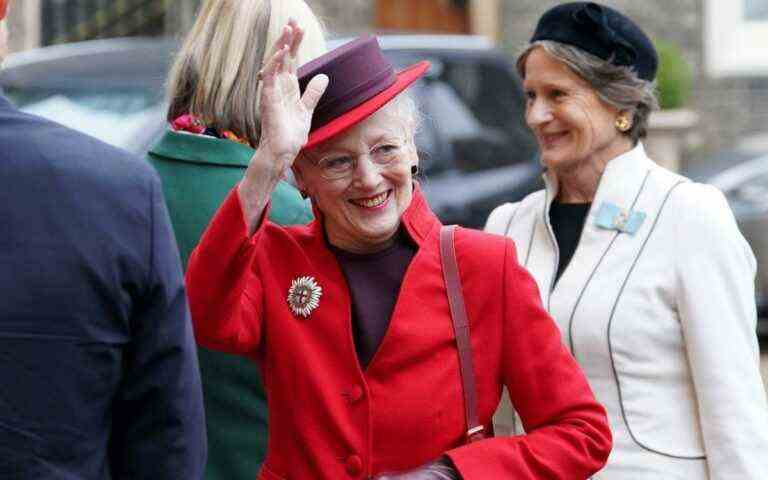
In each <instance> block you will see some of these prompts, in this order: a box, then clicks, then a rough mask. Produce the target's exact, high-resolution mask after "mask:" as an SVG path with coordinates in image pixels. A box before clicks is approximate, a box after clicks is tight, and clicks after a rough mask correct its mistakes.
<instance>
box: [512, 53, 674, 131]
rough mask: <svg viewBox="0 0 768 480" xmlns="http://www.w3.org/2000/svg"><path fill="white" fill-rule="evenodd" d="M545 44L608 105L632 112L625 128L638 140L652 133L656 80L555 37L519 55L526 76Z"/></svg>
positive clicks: (522, 75)
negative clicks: (532, 57)
mask: <svg viewBox="0 0 768 480" xmlns="http://www.w3.org/2000/svg"><path fill="white" fill-rule="evenodd" d="M539 47H541V48H543V49H544V51H545V52H547V53H548V54H549V55H551V56H552V57H554V58H555V59H557V60H559V61H561V62H563V63H564V64H565V65H566V66H567V67H568V68H570V69H571V70H572V71H573V72H574V73H575V74H576V75H578V76H579V77H581V78H582V79H584V80H585V81H586V82H587V83H588V84H589V85H590V86H591V87H592V88H593V89H594V90H595V92H596V93H597V95H598V97H600V99H601V100H603V101H604V102H605V103H607V104H608V105H611V106H613V107H614V108H616V109H618V110H620V111H628V112H630V113H631V114H632V127H631V128H630V129H629V130H628V131H626V132H623V133H624V134H625V135H627V136H628V137H629V138H631V139H632V143H634V144H637V142H638V141H639V140H640V139H641V138H644V137H645V136H646V135H647V134H648V120H649V118H650V116H651V112H652V111H653V110H656V109H658V108H659V101H658V100H657V98H656V88H655V85H654V84H653V82H649V81H647V80H643V79H642V78H640V77H639V76H638V75H637V73H635V71H634V70H632V69H631V68H629V67H624V66H619V65H614V64H612V63H610V62H608V61H606V60H603V59H601V58H599V57H596V56H595V55H592V54H591V53H589V52H585V51H584V50H582V49H580V48H578V47H574V46H571V45H567V44H564V43H560V42H555V41H553V40H540V41H537V42H533V43H531V44H530V45H529V46H528V48H526V49H525V51H524V52H523V53H522V54H521V55H520V56H519V57H518V59H517V73H518V74H519V75H520V78H523V79H525V62H526V60H527V59H528V56H529V55H530V54H531V52H532V51H533V50H535V49H536V48H539Z"/></svg>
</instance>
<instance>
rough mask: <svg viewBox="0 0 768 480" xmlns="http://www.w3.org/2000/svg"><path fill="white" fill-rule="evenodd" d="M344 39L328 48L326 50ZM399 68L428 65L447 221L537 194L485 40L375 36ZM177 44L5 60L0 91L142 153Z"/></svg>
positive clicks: (426, 179) (427, 120) (435, 198)
mask: <svg viewBox="0 0 768 480" xmlns="http://www.w3.org/2000/svg"><path fill="white" fill-rule="evenodd" d="M340 42H341V40H337V41H335V43H334V42H332V45H334V44H338V43H340ZM380 42H381V45H382V49H383V50H384V52H385V54H386V55H387V56H388V57H389V58H390V59H391V60H392V62H393V63H394V64H395V65H396V66H398V67H403V66H406V65H408V64H411V63H413V62H415V61H417V60H420V59H428V60H430V61H431V62H432V68H431V69H430V71H429V73H428V75H427V76H426V77H425V78H423V79H422V80H421V81H419V82H418V83H417V84H416V85H414V87H413V89H412V90H413V92H414V95H415V97H416V98H417V99H418V101H419V104H420V106H421V108H422V112H423V113H424V122H423V125H422V128H421V130H420V132H419V134H418V136H417V145H418V147H419V150H420V152H421V158H422V172H423V180H422V185H423V187H424V191H425V194H426V196H427V198H428V199H429V202H430V204H431V205H432V207H433V208H434V210H435V213H437V215H438V216H439V217H440V218H441V219H442V220H443V221H444V222H446V223H458V224H462V225H466V226H470V227H481V226H482V225H483V223H484V222H485V219H486V217H487V216H488V213H490V210H491V209H492V208H493V207H494V206H496V205H498V204H500V203H502V202H504V201H510V200H516V199H519V198H521V197H523V196H524V195H525V194H527V193H529V192H531V191H533V190H534V189H537V188H540V187H541V178H540V174H541V168H540V166H539V164H538V161H537V150H536V143H535V140H534V138H533V136H532V134H531V133H530V131H529V130H528V128H527V127H526V126H525V124H524V121H523V115H522V109H523V108H524V100H523V94H522V89H521V85H520V80H519V79H518V77H517V75H516V73H515V72H514V70H513V69H512V68H511V66H510V64H509V63H508V61H507V60H506V59H505V57H504V56H503V55H502V54H501V53H500V52H499V51H497V50H495V49H493V48H492V46H491V44H490V43H489V42H488V41H487V40H485V39H484V38H482V37H476V36H450V35H445V36H434V35H433V36H382V37H380ZM175 46H176V45H175V43H174V42H173V41H169V40H158V39H140V38H121V39H109V40H96V41H90V42H83V43H75V44H67V45H59V46H52V47H45V48H41V49H38V50H33V51H28V52H23V53H18V54H14V55H11V56H9V58H8V59H7V60H6V63H5V66H4V68H3V70H2V71H0V86H2V87H3V88H4V89H5V92H6V94H7V95H8V96H10V98H11V99H12V100H13V101H14V102H15V103H16V104H17V105H18V106H19V107H20V108H21V109H22V110H25V111H29V112H32V113H36V114H39V115H42V116H44V117H48V118H51V119H53V120H55V121H58V122H60V123H63V124H65V125H67V126H70V127H72V128H76V129H79V130H82V131H85V132H86V133H90V134H92V135H94V136H96V137H99V138H101V139H103V140H105V141H107V142H109V143H112V144H114V145H117V146H119V147H122V148H125V149H128V150H130V151H133V152H135V153H137V154H140V155H141V154H144V153H145V152H146V151H147V150H148V149H149V148H150V146H151V145H152V143H153V142H154V141H156V139H157V138H158V137H159V136H160V135H161V134H162V131H163V129H164V128H165V123H166V122H165V118H164V115H165V105H164V103H163V98H162V97H163V84H164V80H165V76H166V73H167V71H168V67H169V64H170V61H171V59H172V56H173V52H174V49H175Z"/></svg>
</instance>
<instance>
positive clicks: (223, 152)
mask: <svg viewBox="0 0 768 480" xmlns="http://www.w3.org/2000/svg"><path fill="white" fill-rule="evenodd" d="M150 153H151V154H154V155H157V156H160V157H166V158H172V159H175V160H180V161H183V162H191V163H205V164H212V165H226V166H231V167H243V168H245V167H247V166H248V163H249V162H250V161H251V157H252V156H253V153H254V150H253V149H252V148H251V147H249V146H247V145H243V144H240V143H237V142H233V141H231V140H227V139H222V138H215V137H209V136H206V135H195V134H192V133H185V132H175V131H173V130H171V129H168V130H166V132H165V133H164V134H163V136H162V138H161V139H160V140H159V141H158V142H157V143H156V144H155V145H154V146H153V147H152V148H151V149H150Z"/></svg>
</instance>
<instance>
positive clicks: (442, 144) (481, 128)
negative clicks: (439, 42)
mask: <svg viewBox="0 0 768 480" xmlns="http://www.w3.org/2000/svg"><path fill="white" fill-rule="evenodd" d="M390 55H391V56H392V58H393V61H394V62H395V63H396V64H398V65H400V66H405V65H407V64H410V63H413V62H414V61H416V60H417V59H418V56H417V55H416V54H412V53H410V54H402V55H398V54H390ZM430 61H431V62H432V67H431V69H430V72H429V73H428V74H427V75H426V76H425V78H424V79H422V80H421V81H420V82H419V83H418V85H416V86H415V88H414V94H415V96H416V97H417V98H418V100H419V103H420V106H421V108H422V111H423V113H424V115H425V119H424V120H425V121H424V122H423V123H424V125H423V128H422V131H421V132H420V134H419V136H418V137H417V143H418V144H419V148H420V150H421V151H422V152H423V153H424V154H425V156H426V159H423V161H422V164H423V166H424V169H425V173H427V174H435V173H440V172H443V171H446V170H459V171H463V172H475V171H482V170H487V169H493V168H500V167H505V166H509V165H514V164H518V163H527V162H531V161H532V159H533V158H535V156H536V145H535V141H534V139H533V136H532V135H531V133H530V131H529V130H528V128H527V127H526V126H525V124H524V119H523V113H522V112H523V105H524V103H523V98H522V90H521V88H520V83H519V81H518V80H517V78H516V77H515V76H514V74H513V73H512V71H511V70H510V69H509V68H508V67H507V65H506V64H504V63H503V62H502V61H501V60H500V59H496V58H494V57H485V56H477V57H472V56H470V54H465V55H461V56H458V55H457V56H450V55H447V56H432V57H431V58H430Z"/></svg>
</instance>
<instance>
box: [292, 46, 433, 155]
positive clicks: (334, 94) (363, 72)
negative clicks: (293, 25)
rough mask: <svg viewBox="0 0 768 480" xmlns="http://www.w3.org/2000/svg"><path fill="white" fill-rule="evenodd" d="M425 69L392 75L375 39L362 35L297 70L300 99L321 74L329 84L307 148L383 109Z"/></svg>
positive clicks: (420, 66)
mask: <svg viewBox="0 0 768 480" xmlns="http://www.w3.org/2000/svg"><path fill="white" fill-rule="evenodd" d="M428 68H429V62H427V61H421V62H418V63H416V64H414V65H411V66H409V67H407V68H405V69H403V70H401V71H399V72H396V71H395V69H394V67H393V66H392V63H391V62H390V61H389V60H387V59H386V58H385V57H384V55H383V53H382V51H381V48H380V47H379V42H378V40H377V39H376V37H373V36H370V35H364V36H362V37H359V38H357V39H355V40H353V41H351V42H349V43H346V44H344V45H342V46H340V47H339V48H337V49H335V50H332V51H330V52H328V53H326V54H325V55H322V56H320V57H318V58H316V59H315V60H312V61H311V62H309V63H307V64H305V65H303V66H302V67H301V68H299V71H298V76H299V88H300V90H301V93H302V95H303V94H304V91H305V90H306V88H307V85H308V84H309V82H310V80H312V78H314V77H315V76H316V75H320V74H325V75H327V76H328V79H329V82H328V87H327V88H326V90H325V93H324V94H323V96H322V97H321V98H320V102H319V103H318V105H317V107H316V108H315V111H314V113H313V116H312V126H311V128H310V133H309V139H308V141H307V144H306V145H305V147H304V148H310V147H312V146H314V145H316V144H318V143H321V142H324V141H326V140H328V139H330V138H332V137H333V136H335V135H338V134H339V133H341V132H343V131H345V130H346V129H348V128H350V127H351V126H353V125H355V124H356V123H359V122H360V121H362V120H363V119H365V118H367V117H368V116H370V115H371V114H373V113H374V112H375V111H377V110H378V109H380V108H381V107H383V106H384V105H386V103H387V102H389V101H390V100H391V99H392V98H394V97H395V96H396V95H398V94H399V93H400V92H402V91H403V90H404V89H406V88H408V86H409V85H411V84H412V83H413V82H415V81H416V80H418V79H419V78H420V77H421V76H422V75H424V72H426V71H427V69H428Z"/></svg>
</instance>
